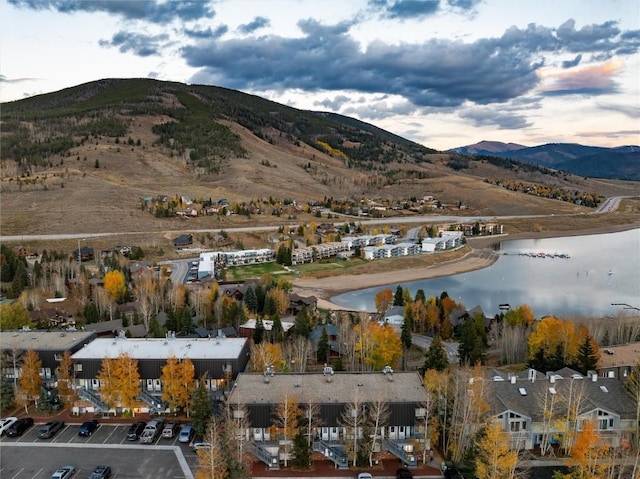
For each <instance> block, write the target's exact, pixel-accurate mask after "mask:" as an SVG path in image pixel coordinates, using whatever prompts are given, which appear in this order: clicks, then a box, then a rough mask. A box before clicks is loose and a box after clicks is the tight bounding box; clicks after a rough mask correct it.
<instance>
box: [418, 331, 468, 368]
mask: <svg viewBox="0 0 640 479" xmlns="http://www.w3.org/2000/svg"><path fill="white" fill-rule="evenodd" d="M411 341H412V342H413V344H415V345H416V346H418V347H419V348H422V349H424V350H425V351H426V350H427V349H429V346H431V342H432V341H433V338H432V337H430V336H423V335H421V334H412V335H411ZM443 346H444V350H445V351H446V352H447V357H448V358H449V362H450V363H452V364H453V363H457V362H458V348H459V346H460V343H457V342H454V341H451V342H449V341H443Z"/></svg>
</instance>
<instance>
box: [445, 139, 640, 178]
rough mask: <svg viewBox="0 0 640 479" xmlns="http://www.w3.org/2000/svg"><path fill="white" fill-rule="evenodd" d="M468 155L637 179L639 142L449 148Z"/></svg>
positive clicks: (639, 174)
mask: <svg viewBox="0 0 640 479" xmlns="http://www.w3.org/2000/svg"><path fill="white" fill-rule="evenodd" d="M448 153H457V154H461V155H470V156H497V157H500V158H507V159H511V160H517V161H520V162H522V163H530V164H535V165H538V166H542V167H547V168H551V169H554V170H561V171H566V172H569V173H573V174H575V175H580V176H589V177H597V178H615V179H626V180H636V181H638V180H640V146H636V145H630V146H619V147H616V148H602V147H598V146H585V145H579V144H577V143H548V144H546V145H539V146H531V147H527V146H524V145H518V144H517V143H502V142H500V141H481V142H479V143H476V144H474V145H469V146H461V147H458V148H452V149H451V150H448Z"/></svg>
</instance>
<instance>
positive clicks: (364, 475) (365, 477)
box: [358, 472, 373, 479]
mask: <svg viewBox="0 0 640 479" xmlns="http://www.w3.org/2000/svg"><path fill="white" fill-rule="evenodd" d="M358 479H373V476H372V475H371V473H369V472H361V473H360V474H358Z"/></svg>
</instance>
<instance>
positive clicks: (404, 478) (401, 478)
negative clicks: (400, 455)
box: [396, 467, 413, 479]
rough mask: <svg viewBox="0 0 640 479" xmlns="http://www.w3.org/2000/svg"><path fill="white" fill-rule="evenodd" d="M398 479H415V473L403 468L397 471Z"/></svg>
mask: <svg viewBox="0 0 640 479" xmlns="http://www.w3.org/2000/svg"><path fill="white" fill-rule="evenodd" d="M396 479H413V473H412V472H411V471H410V470H409V469H407V468H406V467H401V468H400V469H398V470H397V471H396Z"/></svg>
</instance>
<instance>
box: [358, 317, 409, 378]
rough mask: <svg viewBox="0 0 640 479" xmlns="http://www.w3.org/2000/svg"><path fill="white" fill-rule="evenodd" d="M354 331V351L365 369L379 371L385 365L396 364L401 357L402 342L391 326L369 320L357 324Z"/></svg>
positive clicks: (392, 365)
mask: <svg viewBox="0 0 640 479" xmlns="http://www.w3.org/2000/svg"><path fill="white" fill-rule="evenodd" d="M354 333H355V334H356V337H357V338H358V339H357V340H356V343H355V351H356V354H357V355H359V356H360V360H361V361H362V364H363V367H364V368H365V369H366V370H368V371H381V370H382V368H384V367H385V366H391V367H392V368H396V367H397V366H398V363H399V361H400V358H401V357H402V342H401V340H400V335H399V334H398V332H397V331H396V330H395V329H394V328H393V327H391V326H389V325H380V324H379V323H377V322H375V321H369V322H364V323H359V324H357V325H356V326H355V327H354Z"/></svg>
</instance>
